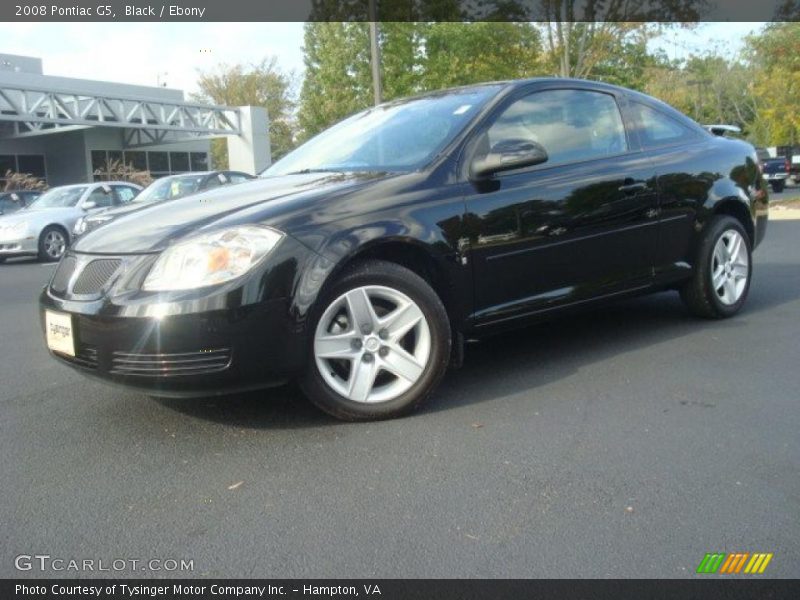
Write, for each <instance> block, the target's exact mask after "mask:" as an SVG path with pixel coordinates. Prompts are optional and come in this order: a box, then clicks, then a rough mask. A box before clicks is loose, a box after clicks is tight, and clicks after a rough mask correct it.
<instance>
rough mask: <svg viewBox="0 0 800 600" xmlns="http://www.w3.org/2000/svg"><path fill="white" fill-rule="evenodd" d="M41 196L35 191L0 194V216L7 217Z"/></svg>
mask: <svg viewBox="0 0 800 600" xmlns="http://www.w3.org/2000/svg"><path fill="white" fill-rule="evenodd" d="M41 195H42V192H39V191H36V190H15V191H13V192H2V193H0V215H9V214H11V213H14V212H17V211H18V210H20V209H23V208H26V207H27V206H28V205H30V204H31V203H32V202H33V201H34V200H36V199H37V198H38V197H39V196H41Z"/></svg>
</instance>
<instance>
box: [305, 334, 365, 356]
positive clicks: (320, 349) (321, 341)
mask: <svg viewBox="0 0 800 600" xmlns="http://www.w3.org/2000/svg"><path fill="white" fill-rule="evenodd" d="M355 340H356V336H354V335H353V334H352V333H343V334H341V335H326V336H323V337H318V338H317V339H316V340H314V351H315V352H316V354H317V356H318V357H320V358H346V359H350V360H352V359H353V358H355V357H356V356H357V355H358V354H359V351H358V350H356V349H355V348H354V347H353V343H354V341H355Z"/></svg>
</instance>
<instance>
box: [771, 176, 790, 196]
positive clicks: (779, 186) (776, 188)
mask: <svg viewBox="0 0 800 600" xmlns="http://www.w3.org/2000/svg"><path fill="white" fill-rule="evenodd" d="M769 185H770V187H771V188H772V191H773V192H775V193H776V194H780V193H781V192H782V191H783V190H784V188H786V180H785V179H779V180H777V181H770V182H769Z"/></svg>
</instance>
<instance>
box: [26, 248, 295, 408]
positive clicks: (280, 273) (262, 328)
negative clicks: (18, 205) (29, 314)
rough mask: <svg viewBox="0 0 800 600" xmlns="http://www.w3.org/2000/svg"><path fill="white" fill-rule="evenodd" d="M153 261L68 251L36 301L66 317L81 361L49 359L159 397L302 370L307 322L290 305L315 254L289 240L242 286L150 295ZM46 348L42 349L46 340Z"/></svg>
mask: <svg viewBox="0 0 800 600" xmlns="http://www.w3.org/2000/svg"><path fill="white" fill-rule="evenodd" d="M156 256H157V255H153V254H151V255H117V256H113V255H96V254H85V253H80V252H75V251H69V252H68V253H67V254H66V255H65V256H64V258H63V259H62V261H61V263H60V264H59V266H58V268H57V269H56V271H55V273H54V275H53V278H52V280H51V281H50V283H49V284H48V286H47V287H45V289H44V290H43V291H42V293H41V296H40V299H39V305H40V306H39V310H40V322H41V324H42V331H43V332H44V324H45V311H53V312H58V313H64V314H68V315H70V322H71V328H72V337H73V342H74V349H75V356H74V357H71V356H67V355H64V354H60V353H58V352H51V354H52V355H53V356H54V358H56V359H57V360H58V361H59V362H62V363H64V364H67V365H69V366H71V367H73V368H75V369H78V370H79V371H81V372H82V373H84V374H85V375H88V376H90V377H94V378H100V379H102V380H105V381H108V382H111V383H115V384H120V385H123V386H126V387H129V388H135V389H137V390H142V391H145V392H147V393H150V394H153V395H160V396H176V397H187V396H188V397H191V396H209V395H217V394H225V393H230V392H234V391H239V390H246V389H254V388H261V387H269V386H272V385H276V384H280V383H283V382H285V381H286V380H287V379H290V378H291V377H292V376H293V375H295V374H296V373H297V372H298V371H300V369H302V368H303V366H304V364H305V362H304V361H305V356H306V352H305V351H306V350H307V347H306V332H305V327H304V325H305V320H304V318H303V315H302V314H300V313H299V311H298V310H297V307H296V305H295V304H294V303H293V300H292V299H293V290H295V288H296V286H297V284H298V278H299V273H300V272H301V269H302V267H303V265H304V264H305V262H306V260H307V259H308V257H309V256H310V251H308V250H307V249H306V248H305V247H304V246H302V245H300V244H299V243H298V242H296V241H294V240H293V239H291V238H288V237H287V238H286V240H285V243H281V244H279V246H278V247H277V248H276V250H275V252H274V254H272V255H271V256H270V260H269V261H267V262H265V263H264V264H262V265H261V266H260V267H259V268H258V269H256V270H254V271H253V272H252V273H250V274H248V276H245V277H243V278H242V279H239V280H232V281H231V282H228V283H225V284H221V285H219V286H214V287H211V288H200V289H196V290H185V291H176V292H164V293H158V292H145V291H142V289H141V287H142V286H141V283H142V281H143V278H144V277H145V276H146V274H147V273H148V272H149V269H150V267H151V265H152V263H153V261H154V260H155V259H156ZM43 337H45V342H46V336H43Z"/></svg>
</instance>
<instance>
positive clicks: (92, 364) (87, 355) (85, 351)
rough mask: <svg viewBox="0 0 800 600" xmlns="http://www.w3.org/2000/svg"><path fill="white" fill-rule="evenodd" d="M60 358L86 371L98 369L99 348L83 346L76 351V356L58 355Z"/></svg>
mask: <svg viewBox="0 0 800 600" xmlns="http://www.w3.org/2000/svg"><path fill="white" fill-rule="evenodd" d="M57 356H58V357H59V358H61V359H63V360H66V361H67V362H71V363H72V364H74V365H77V366H79V367H83V368H84V369H92V370H94V369H97V348H95V347H94V346H87V345H82V346H80V347H78V348H76V349H75V356H67V355H66V354H58V355H57Z"/></svg>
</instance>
